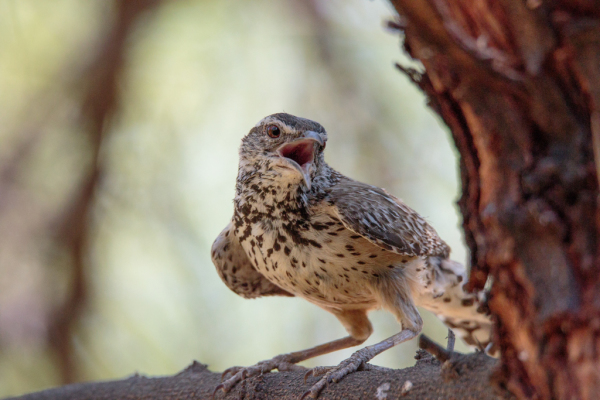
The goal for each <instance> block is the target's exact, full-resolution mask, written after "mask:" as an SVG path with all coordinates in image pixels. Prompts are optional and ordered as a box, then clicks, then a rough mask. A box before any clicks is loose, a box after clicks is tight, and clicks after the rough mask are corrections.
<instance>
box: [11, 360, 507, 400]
mask: <svg viewBox="0 0 600 400" xmlns="http://www.w3.org/2000/svg"><path fill="white" fill-rule="evenodd" d="M416 358H417V364H416V365H415V366H414V367H411V368H405V369H399V370H394V369H379V368H378V369H377V370H370V371H358V372H356V373H353V374H350V375H349V376H347V377H345V378H344V379H343V380H342V381H340V382H339V383H337V384H331V385H329V387H327V388H325V390H323V392H322V393H321V395H320V397H319V399H323V400H327V399H332V400H333V399H345V400H353V399H357V400H358V399H390V400H391V399H394V400H395V399H399V398H400V399H406V400H422V399H455V400H467V399H468V400H488V399H489V400H491V399H494V400H498V399H511V398H512V397H511V396H510V395H509V394H508V393H507V392H497V391H496V389H494V388H493V387H492V386H491V385H490V384H489V375H490V374H491V373H492V371H493V369H494V366H495V365H496V363H497V361H496V360H494V359H492V358H490V357H488V356H486V355H484V354H482V353H475V354H469V355H463V354H458V353H453V354H452V356H451V357H450V359H448V360H447V361H445V362H444V363H440V362H439V361H438V360H436V359H434V358H433V357H432V356H431V355H429V354H428V353H426V352H425V351H423V350H419V352H418V353H417V357H416ZM317 379H319V377H309V378H308V379H307V381H306V383H305V382H304V372H303V371H294V372H277V373H266V374H264V375H262V376H257V377H253V378H249V379H247V380H245V381H244V382H241V383H240V384H238V385H236V386H235V387H234V388H233V389H232V390H231V391H230V392H229V393H226V394H225V393H223V392H218V393H217V394H216V395H215V397H214V398H215V400H221V399H223V400H225V399H242V398H243V399H248V400H252V399H282V400H285V399H294V400H297V399H299V398H300V397H301V396H302V394H303V393H304V392H305V391H306V390H307V389H309V388H310V386H311V385H312V384H314V383H315V382H316V380H317ZM220 380H221V374H220V373H216V372H211V371H209V370H208V367H207V366H206V365H204V364H201V363H198V362H194V363H193V364H192V365H190V366H189V367H188V368H186V369H185V370H184V371H182V372H180V373H179V374H177V375H173V376H166V377H156V378H148V377H145V376H140V375H137V374H136V375H134V376H132V377H130V378H127V379H123V380H118V381H109V382H90V383H79V384H74V385H68V386H63V387H59V388H55V389H49V390H44V391H41V392H37V393H32V394H27V395H24V396H21V397H14V398H11V399H10V400H55V399H56V400H58V399H61V400H81V399H87V400H108V399H110V400H137V399H140V400H141V399H144V400H154V399H156V400H158V399H174V398H176V399H181V400H192V399H209V398H211V396H212V394H213V391H214V389H215V387H216V386H217V385H218V384H219V383H220ZM407 381H410V383H411V384H412V386H411V385H410V384H407V383H406V382H407ZM409 387H410V389H409V390H408V391H407V390H406V389H407V388H409ZM386 388H387V389H386ZM7 400H9V399H7Z"/></svg>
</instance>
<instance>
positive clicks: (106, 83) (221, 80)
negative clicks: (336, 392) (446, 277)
mask: <svg viewBox="0 0 600 400" xmlns="http://www.w3.org/2000/svg"><path fill="white" fill-rule="evenodd" d="M394 18H395V13H394V11H393V9H392V8H391V6H390V5H389V4H388V3H386V2H384V1H380V0H375V1H365V0H312V1H302V2H299V1H294V0H278V1H275V0H271V1H269V0H256V1H252V2H250V1H231V0H206V1H183V0H182V1H176V2H175V1H172V2H143V1H133V0H131V1H126V2H111V1H106V0H94V1H78V0H54V1H45V0H0V397H2V396H8V395H16V394H21V393H24V392H29V391H34V390H39V389H43V388H47V387H51V386H56V385H61V384H64V383H66V382H76V381H86V380H99V379H112V378H121V377H125V376H127V375H131V374H133V373H135V372H138V373H141V374H148V375H159V374H173V373H176V372H177V371H179V370H181V369H183V368H184V367H186V366H187V365H188V364H190V363H191V362H192V360H199V361H200V362H203V363H206V364H208V365H209V367H210V369H211V370H213V371H221V370H223V369H225V368H227V367H229V366H233V365H250V364H253V363H255V362H257V361H259V360H263V359H266V358H270V357H272V356H274V355H276V354H279V353H283V352H289V351H293V350H299V349H303V348H307V347H310V346H313V345H316V344H320V343H323V342H325V341H329V340H332V339H337V338H339V337H342V336H343V335H345V332H344V330H343V328H342V326H341V325H340V324H339V322H338V321H337V320H336V319H335V318H334V317H333V316H331V315H329V314H328V313H326V312H325V311H322V310H320V309H319V308H317V307H315V306H313V305H311V304H309V303H307V302H304V301H302V300H300V299H294V298H265V299H258V300H245V299H242V298H241V297H238V296H236V295H235V294H234V293H232V292H230V291H229V290H228V289H227V288H226V287H225V285H224V284H222V282H221V281H220V280H219V278H218V276H217V274H216V272H215V270H214V267H213V265H212V263H211V261H210V254H209V249H210V246H211V244H212V241H213V239H214V238H215V237H216V235H217V234H218V233H219V232H220V231H221V229H222V228H223V227H224V226H225V225H226V224H227V223H228V220H229V218H230V217H231V215H232V199H233V196H234V184H235V177H236V172H237V149H238V144H239V141H240V138H241V137H242V136H243V135H244V134H245V133H247V131H248V130H249V129H250V128H251V127H252V126H254V124H255V123H256V122H257V121H258V120H260V119H261V118H262V117H264V116H266V115H268V114H271V113H275V112H282V111H285V112H288V113H292V114H295V115H299V116H303V117H306V118H310V119H314V120H316V121H319V122H320V123H321V124H322V125H323V126H325V128H326V129H327V130H328V133H329V138H330V139H329V143H328V146H327V151H326V158H327V160H328V162H329V163H330V165H332V166H333V167H334V168H336V169H338V170H339V171H341V172H343V173H345V174H346V175H349V176H351V177H353V178H355V179H358V180H362V181H365V182H368V183H371V184H374V185H378V186H382V187H385V188H387V189H388V190H389V191H390V192H391V193H393V194H395V195H397V196H398V197H400V198H402V199H403V200H404V201H405V202H406V203H408V204H409V205H410V206H412V207H413V208H414V209H416V210H417V211H418V212H419V213H421V214H422V215H424V216H425V217H426V218H427V219H428V220H429V221H430V222H431V223H432V225H433V226H434V227H435V228H436V229H437V231H438V233H439V234H440V235H441V237H442V238H444V240H446V241H447V242H448V243H449V244H450V246H451V247H452V248H453V258H454V259H456V260H459V261H464V260H465V259H466V254H465V251H466V250H465V247H464V245H463V242H462V236H461V232H460V230H459V216H458V214H457V210H456V207H455V205H454V202H455V200H456V198H457V195H458V177H457V162H456V154H455V150H454V148H453V146H452V145H451V144H450V142H449V135H448V133H447V131H446V130H445V128H443V127H442V126H441V125H440V122H439V119H438V118H437V117H436V116H434V115H433V113H432V112H431V111H430V110H429V109H428V108H427V107H426V101H425V98H424V96H423V95H422V94H421V93H420V92H419V91H418V90H417V89H416V88H415V86H414V85H413V84H412V83H410V82H409V80H408V79H407V78H406V77H405V76H404V75H403V74H401V73H400V72H399V71H398V70H397V69H395V68H394V63H395V62H400V63H402V64H404V65H410V61H409V60H407V58H406V57H405V56H404V55H403V53H402V51H401V48H400V46H401V38H400V37H399V35H398V33H397V32H393V31H390V30H386V28H385V23H386V21H388V20H392V19H394ZM423 316H424V319H425V328H424V332H425V333H426V334H428V335H430V336H431V337H433V338H434V339H435V340H438V341H440V342H443V341H444V340H445V337H446V332H447V331H446V329H445V328H444V326H443V325H442V324H441V323H440V322H439V321H438V320H437V319H436V318H435V317H433V316H432V315H431V314H429V313H427V312H426V311H423ZM371 319H372V321H373V325H374V328H375V333H374V334H373V335H372V337H371V338H370V339H369V340H368V342H367V344H372V343H375V342H378V341H380V340H382V339H384V338H386V337H388V336H390V335H392V334H394V333H396V332H397V331H398V328H399V326H398V324H397V322H396V321H395V320H394V318H393V317H392V316H391V315H390V314H387V313H385V312H381V311H378V312H374V313H372V314H371ZM415 349H416V341H414V340H413V341H411V342H410V343H405V344H402V345H400V346H398V347H397V348H394V349H392V350H390V351H387V352H385V353H383V354H382V355H380V356H378V357H377V358H376V359H375V360H374V363H376V364H379V365H384V366H390V367H406V366H410V365H413V364H414V359H413V356H414V352H415ZM464 349H465V348H464V346H462V345H461V344H459V350H464ZM354 350H355V349H349V350H346V351H340V352H337V353H334V354H331V355H327V356H322V357H319V358H317V359H314V360H311V361H308V362H306V363H305V364H304V365H306V366H314V365H333V364H336V363H338V362H339V361H341V360H342V359H344V358H346V357H348V356H349V355H350V354H351V353H352V352H353V351H354Z"/></svg>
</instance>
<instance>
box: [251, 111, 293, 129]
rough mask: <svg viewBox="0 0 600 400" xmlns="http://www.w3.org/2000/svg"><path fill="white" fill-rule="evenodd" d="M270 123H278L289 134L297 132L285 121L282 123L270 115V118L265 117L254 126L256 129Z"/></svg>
mask: <svg viewBox="0 0 600 400" xmlns="http://www.w3.org/2000/svg"><path fill="white" fill-rule="evenodd" d="M269 122H276V123H277V124H278V125H281V127H282V128H284V129H285V130H286V131H288V132H294V131H295V129H294V128H292V127H291V126H289V125H287V124H286V123H284V122H283V121H280V120H278V119H277V118H274V117H272V116H270V115H269V116H268V117H265V118H263V119H261V120H260V121H258V123H257V124H256V125H254V127H255V128H258V127H259V126H261V125H263V124H267V123H269Z"/></svg>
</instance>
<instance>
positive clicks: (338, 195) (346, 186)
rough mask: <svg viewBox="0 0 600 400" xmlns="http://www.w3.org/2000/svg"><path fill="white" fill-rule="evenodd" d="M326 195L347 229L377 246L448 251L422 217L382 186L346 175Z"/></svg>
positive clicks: (415, 252) (420, 252) (421, 252)
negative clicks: (346, 176) (358, 180)
mask: <svg viewBox="0 0 600 400" xmlns="http://www.w3.org/2000/svg"><path fill="white" fill-rule="evenodd" d="M328 197H329V199H328V200H329V201H330V204H332V205H333V207H334V209H335V210H336V212H337V214H338V216H339V218H340V220H341V221H342V222H343V223H344V225H345V226H346V228H348V229H350V230H352V231H354V232H356V233H358V234H359V235H361V236H363V237H364V238H366V239H367V240H369V241H370V242H371V243H373V244H376V245H378V246H379V247H382V248H384V249H386V250H390V251H393V252H395V253H398V254H402V255H408V256H440V257H443V258H447V257H448V256H449V254H450V248H449V247H448V245H447V244H446V243H445V242H444V241H443V240H442V239H440V237H439V236H438V234H437V232H436V231H435V229H433V227H432V226H431V225H429V224H428V223H427V221H425V219H424V218H423V217H421V216H420V215H419V214H417V213H416V212H415V211H414V210H412V209H411V208H410V207H408V206H407V205H406V204H404V203H403V202H402V201H401V200H400V199H398V198H396V197H394V196H392V195H390V194H389V193H387V192H386V191H385V190H384V189H381V188H378V187H376V186H371V185H367V184H364V183H361V182H357V181H354V180H351V179H349V178H345V179H342V180H340V181H339V183H338V184H337V185H335V186H333V187H332V188H331V189H330V193H329V196H328Z"/></svg>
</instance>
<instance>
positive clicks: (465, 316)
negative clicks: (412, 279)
mask: <svg viewBox="0 0 600 400" xmlns="http://www.w3.org/2000/svg"><path fill="white" fill-rule="evenodd" d="M426 264H427V269H428V271H429V272H430V274H429V275H428V276H429V277H430V278H429V279H428V281H427V284H426V286H425V288H426V290H424V291H423V290H421V291H420V293H418V294H417V296H416V298H415V300H416V303H417V305H418V306H421V307H423V308H425V309H427V310H429V311H431V312H433V313H434V314H435V315H436V316H437V317H438V318H439V319H441V320H442V322H444V324H446V326H448V328H450V329H452V331H454V333H455V334H456V335H457V336H458V337H460V338H461V339H462V340H463V341H464V342H465V343H466V344H468V345H469V346H472V347H475V348H478V349H480V350H485V351H486V352H487V353H488V354H489V355H490V356H493V357H497V356H498V355H499V354H498V350H497V348H496V346H494V345H493V343H492V340H491V335H492V320H491V318H490V313H489V309H488V307H487V305H486V304H485V293H483V292H481V293H477V294H474V293H467V292H465V291H464V290H463V285H464V284H465V283H466V281H467V271H466V268H465V266H464V265H462V264H461V263H458V262H456V261H452V260H448V259H442V258H440V257H429V258H428V259H427V260H426Z"/></svg>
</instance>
